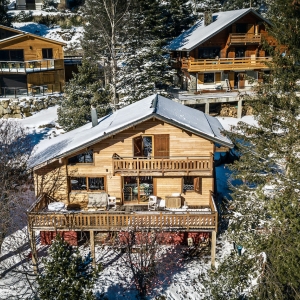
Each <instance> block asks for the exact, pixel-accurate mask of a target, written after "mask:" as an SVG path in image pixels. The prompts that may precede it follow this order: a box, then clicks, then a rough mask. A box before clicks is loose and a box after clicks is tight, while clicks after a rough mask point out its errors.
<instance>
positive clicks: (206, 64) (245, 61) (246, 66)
mask: <svg viewBox="0 0 300 300" xmlns="http://www.w3.org/2000/svg"><path fill="white" fill-rule="evenodd" d="M271 61H272V58H271V57H243V58H219V59H196V60H190V59H183V60H182V64H181V67H182V69H186V70H188V71H189V72H204V71H226V70H227V71H230V70H253V69H269V66H268V65H267V63H268V62H271Z"/></svg>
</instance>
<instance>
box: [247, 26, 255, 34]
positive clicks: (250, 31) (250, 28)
mask: <svg viewBox="0 0 300 300" xmlns="http://www.w3.org/2000/svg"><path fill="white" fill-rule="evenodd" d="M248 33H254V24H248Z"/></svg>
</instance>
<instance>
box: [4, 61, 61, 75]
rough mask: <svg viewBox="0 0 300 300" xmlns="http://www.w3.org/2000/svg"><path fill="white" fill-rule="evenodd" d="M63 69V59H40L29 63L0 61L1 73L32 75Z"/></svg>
mask: <svg viewBox="0 0 300 300" xmlns="http://www.w3.org/2000/svg"><path fill="white" fill-rule="evenodd" d="M63 68H64V60H63V59H41V60H30V61H0V72H1V73H23V74H25V73H33V72H41V71H47V70H56V69H63Z"/></svg>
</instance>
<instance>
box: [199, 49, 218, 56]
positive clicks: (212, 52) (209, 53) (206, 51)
mask: <svg viewBox="0 0 300 300" xmlns="http://www.w3.org/2000/svg"><path fill="white" fill-rule="evenodd" d="M219 57H220V48H218V47H211V48H199V50H198V58H201V59H215V58H219Z"/></svg>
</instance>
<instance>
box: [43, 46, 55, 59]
mask: <svg viewBox="0 0 300 300" xmlns="http://www.w3.org/2000/svg"><path fill="white" fill-rule="evenodd" d="M42 53H43V59H52V58H53V50H52V49H51V48H44V49H42Z"/></svg>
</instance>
